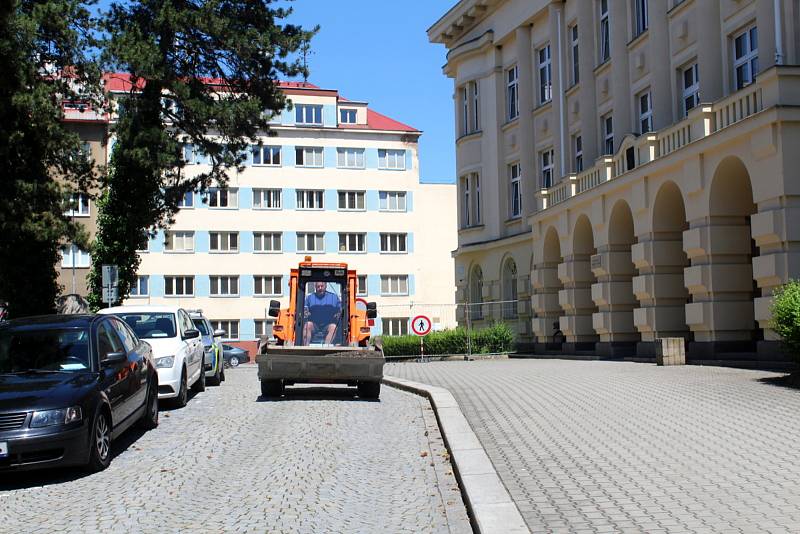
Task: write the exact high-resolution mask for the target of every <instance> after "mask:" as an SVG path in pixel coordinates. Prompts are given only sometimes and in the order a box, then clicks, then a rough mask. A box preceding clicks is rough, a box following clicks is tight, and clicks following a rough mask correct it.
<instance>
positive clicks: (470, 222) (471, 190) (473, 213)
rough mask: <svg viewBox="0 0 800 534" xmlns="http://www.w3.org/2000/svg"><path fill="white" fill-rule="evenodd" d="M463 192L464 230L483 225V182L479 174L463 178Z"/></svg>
mask: <svg viewBox="0 0 800 534" xmlns="http://www.w3.org/2000/svg"><path fill="white" fill-rule="evenodd" d="M461 191H462V192H463V195H464V196H463V199H462V200H463V203H462V210H463V214H462V221H463V223H464V228H469V227H470V226H479V225H480V224H481V182H480V177H479V175H478V173H475V172H473V173H470V174H468V175H466V176H463V177H462V178H461Z"/></svg>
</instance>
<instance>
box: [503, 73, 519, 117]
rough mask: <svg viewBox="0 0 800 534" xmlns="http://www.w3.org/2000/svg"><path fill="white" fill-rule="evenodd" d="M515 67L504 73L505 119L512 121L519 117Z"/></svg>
mask: <svg viewBox="0 0 800 534" xmlns="http://www.w3.org/2000/svg"><path fill="white" fill-rule="evenodd" d="M518 72H519V71H518V70H517V66H516V65H514V66H513V67H511V68H510V69H508V70H507V71H506V118H508V120H510V121H511V120H514V119H516V118H517V117H518V116H519V91H518V90H517V89H518V86H517V83H518V76H517V73H518Z"/></svg>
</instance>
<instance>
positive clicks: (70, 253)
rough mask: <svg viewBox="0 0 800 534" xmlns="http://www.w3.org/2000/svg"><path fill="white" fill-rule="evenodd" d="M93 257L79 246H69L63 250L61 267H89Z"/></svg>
mask: <svg viewBox="0 0 800 534" xmlns="http://www.w3.org/2000/svg"><path fill="white" fill-rule="evenodd" d="M91 261H92V258H91V255H90V254H89V253H88V252H86V251H85V250H83V249H81V248H80V247H79V246H78V245H68V246H65V247H64V248H62V249H61V267H89V265H90V264H91Z"/></svg>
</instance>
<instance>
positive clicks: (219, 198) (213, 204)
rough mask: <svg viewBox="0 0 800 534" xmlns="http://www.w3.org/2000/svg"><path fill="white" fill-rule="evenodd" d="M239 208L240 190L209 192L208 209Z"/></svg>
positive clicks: (212, 190) (215, 189)
mask: <svg viewBox="0 0 800 534" xmlns="http://www.w3.org/2000/svg"><path fill="white" fill-rule="evenodd" d="M238 206H239V190H238V189H217V188H212V189H209V190H208V207H210V208H236V207H238Z"/></svg>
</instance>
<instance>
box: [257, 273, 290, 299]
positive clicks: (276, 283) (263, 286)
mask: <svg viewBox="0 0 800 534" xmlns="http://www.w3.org/2000/svg"><path fill="white" fill-rule="evenodd" d="M253 283H254V286H253V294H254V295H255V296H257V297H280V296H281V295H283V277H282V276H280V275H272V274H268V275H260V276H254V277H253Z"/></svg>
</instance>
